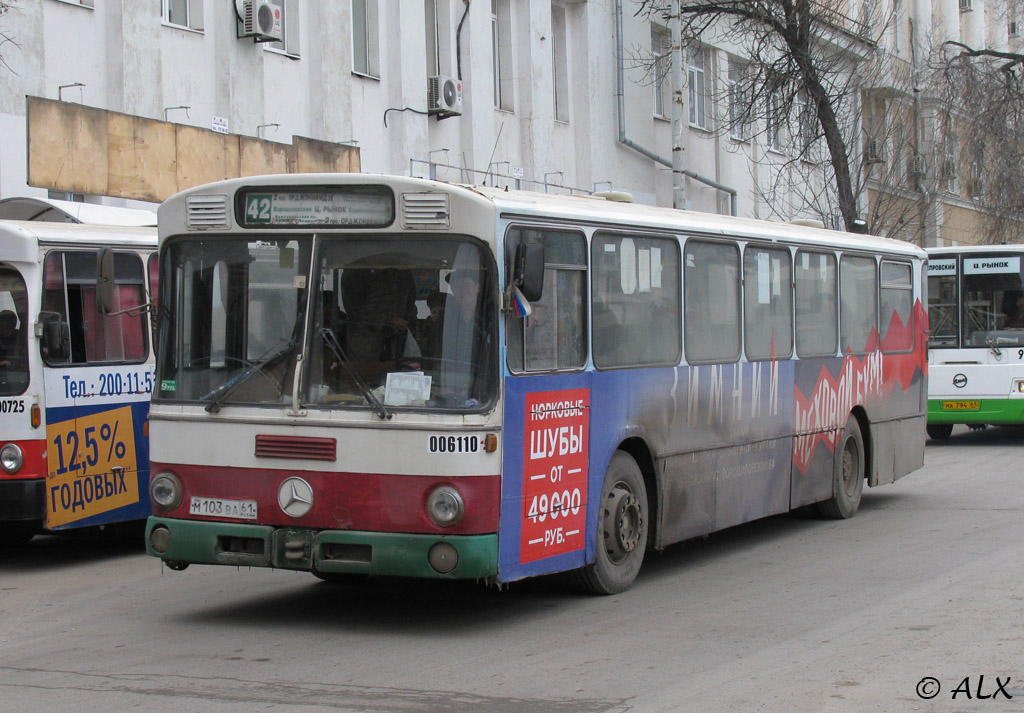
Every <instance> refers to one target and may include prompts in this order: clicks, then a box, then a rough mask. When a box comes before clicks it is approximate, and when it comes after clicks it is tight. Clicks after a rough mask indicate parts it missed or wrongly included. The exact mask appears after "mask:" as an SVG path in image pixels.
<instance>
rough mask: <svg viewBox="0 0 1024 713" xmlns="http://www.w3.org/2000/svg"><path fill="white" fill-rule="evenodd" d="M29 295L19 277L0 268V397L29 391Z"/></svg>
mask: <svg viewBox="0 0 1024 713" xmlns="http://www.w3.org/2000/svg"><path fill="white" fill-rule="evenodd" d="M27 340H28V293H27V292H26V290H25V280H24V279H22V277H21V274H20V273H19V272H18V271H17V270H15V269H13V268H10V267H3V266H0V396H16V395H18V394H21V393H23V392H24V391H25V389H27V388H28V343H27Z"/></svg>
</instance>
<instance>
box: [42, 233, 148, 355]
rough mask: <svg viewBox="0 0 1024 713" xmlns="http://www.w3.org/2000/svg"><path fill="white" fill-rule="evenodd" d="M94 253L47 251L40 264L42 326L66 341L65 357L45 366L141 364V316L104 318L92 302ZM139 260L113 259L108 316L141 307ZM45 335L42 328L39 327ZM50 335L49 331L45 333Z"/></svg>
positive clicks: (132, 257)
mask: <svg viewBox="0 0 1024 713" xmlns="http://www.w3.org/2000/svg"><path fill="white" fill-rule="evenodd" d="M96 271H97V253H96V252H95V251H52V252H50V253H48V254H47V256H46V260H45V262H44V264H43V309H42V314H41V318H42V321H43V323H44V324H47V323H57V324H58V325H60V326H59V327H58V328H59V329H60V330H61V331H62V332H63V333H64V334H66V335H67V340H68V342H69V346H70V349H69V350H68V351H67V353H66V354H64V355H60V354H56V355H55V354H50V353H49V350H48V349H47V348H46V346H45V342H44V353H43V358H44V359H46V361H47V363H50V364H55V363H56V364H61V363H72V364H93V363H106V362H140V361H143V360H144V359H145V358H146V350H147V340H146V334H145V315H144V314H116V315H104V314H103V313H102V312H101V311H100V309H99V306H98V304H97V300H96ZM144 285H145V278H144V273H143V267H142V260H141V259H140V258H139V256H138V255H135V254H133V253H115V254H114V306H113V311H114V312H124V311H125V310H131V309H132V308H135V307H140V306H142V305H143V304H144V303H145V290H144ZM44 329H45V327H44ZM51 329H52V328H51Z"/></svg>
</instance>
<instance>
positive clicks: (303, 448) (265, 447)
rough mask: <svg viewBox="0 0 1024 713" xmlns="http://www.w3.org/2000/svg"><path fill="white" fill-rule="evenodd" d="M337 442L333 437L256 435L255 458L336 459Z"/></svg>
mask: <svg viewBox="0 0 1024 713" xmlns="http://www.w3.org/2000/svg"><path fill="white" fill-rule="evenodd" d="M337 451H338V442H337V441H336V440H335V439H333V438H310V437H308V436H270V435H257V436H256V457H257V458H303V459H305V460H332V461H333V460H337V459H338V457H337Z"/></svg>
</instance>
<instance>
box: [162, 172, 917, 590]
mask: <svg viewBox="0 0 1024 713" xmlns="http://www.w3.org/2000/svg"><path fill="white" fill-rule="evenodd" d="M621 197H622V196H621V194H619V195H614V196H608V197H564V196H561V197H560V196H553V195H540V194H533V193H519V192H506V191H504V190H496V189H489V188H484V187H471V186H458V185H450V184H445V183H438V182H431V181H425V180H419V179H414V178H403V177H393V176H371V175H360V174H330V175H304V176H263V177H253V178H244V179H237V180H229V181H225V182H219V183H215V184H210V185H206V186H201V187H198V188H195V189H191V190H188V191H185V192H183V193H180V194H178V195H176V196H174V197H172V198H171V199H169V200H168V201H166V202H165V203H164V204H163V205H162V206H161V208H160V212H159V232H160V264H161V267H160V270H161V281H162V284H163V285H165V288H164V289H163V290H162V291H161V295H160V304H159V313H160V323H159V327H158V332H159V335H160V342H159V349H158V354H159V359H158V364H157V383H156V389H155V391H154V400H153V403H152V407H151V414H150V419H151V424H152V432H151V438H152V442H151V448H152V473H153V479H152V481H151V496H152V504H153V508H154V516H153V517H152V518H150V520H149V523H148V526H147V536H146V542H147V548H148V551H149V553H150V554H152V555H155V556H157V557H159V558H161V559H162V560H163V561H164V562H165V563H166V564H167V565H168V566H169V567H171V568H172V569H183V568H185V567H186V566H188V565H190V564H221V565H235V566H238V565H244V566H256V567H276V568H281V569H293V570H300V571H305V572H312V573H313V574H316V575H317V576H320V577H321V578H324V579H336V578H349V577H350V575H366V574H379V575H404V576H416V577H441V578H473V579H484V580H489V581H493V582H509V581H513V580H518V579H521V578H524V577H529V576H533V575H541V574H547V573H551V572H559V571H566V570H577V571H578V572H579V578H580V581H581V582H582V584H583V585H584V586H585V587H586V588H588V589H590V590H592V591H594V592H599V593H613V592H618V591H622V590H624V589H626V588H628V587H629V586H630V585H631V584H632V582H633V580H634V578H635V577H636V575H637V572H638V570H639V569H640V565H641V562H642V561H643V558H644V554H645V552H646V551H648V550H650V549H660V548H663V547H665V546H666V545H669V544H671V543H673V542H678V541H681V540H684V539H687V538H691V537H694V536H698V535H702V534H705V533H709V532H712V531H715V530H720V529H722V528H726V527H729V526H731V525H735V524H738V523H743V522H747V521H749V520H753V519H755V518H760V517H765V516H768V515H772V514H776V513H784V512H787V511H789V510H792V509H794V508H800V507H803V506H806V505H812V504H817V505H818V506H820V510H821V512H822V513H823V514H825V515H827V516H829V517H838V518H845V517H850V516H852V515H853V514H854V513H855V512H856V510H857V509H858V506H859V504H860V500H861V494H862V491H863V487H864V485H865V483H866V484H867V485H869V486H874V485H882V484H885V483H891V482H893V481H894V480H895V479H897V478H899V477H900V476H902V475H904V474H906V473H909V472H911V471H913V470H914V469H916V468H918V467H920V466H921V464H922V461H923V457H924V441H925V428H924V426H925V410H926V403H927V391H926V354H925V339H926V328H927V317H926V313H925V312H924V310H923V308H922V295H923V290H922V286H923V280H924V265H925V259H924V258H925V255H924V252H923V251H921V250H920V249H918V248H916V247H914V246H912V245H909V244H907V243H903V242H898V241H893V240H886V239H880V238H874V237H868V236H858V235H849V234H843V233H837V232H830V231H825V230H820V229H815V228H809V227H803V226H794V225H789V224H782V223H770V222H759V221H752V220H742V219H736V218H727V217H722V216H717V215H707V214H700V213H690V212H682V211H675V210H668V209H663V208H654V207H648V206H641V205H634V204H631V203H626V202H621V201H620V200H614V199H616V198H621Z"/></svg>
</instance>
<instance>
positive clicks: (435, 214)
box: [402, 193, 451, 230]
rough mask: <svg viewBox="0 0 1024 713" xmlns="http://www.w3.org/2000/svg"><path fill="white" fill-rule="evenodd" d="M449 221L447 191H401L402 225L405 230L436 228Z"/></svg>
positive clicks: (447, 225) (448, 223) (447, 223)
mask: <svg viewBox="0 0 1024 713" xmlns="http://www.w3.org/2000/svg"><path fill="white" fill-rule="evenodd" d="M450 224H451V222H450V220H449V212H448V194H447V193H403V194H402V227H403V228H405V229H407V230H438V229H441V228H448V227H449V226H450Z"/></svg>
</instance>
